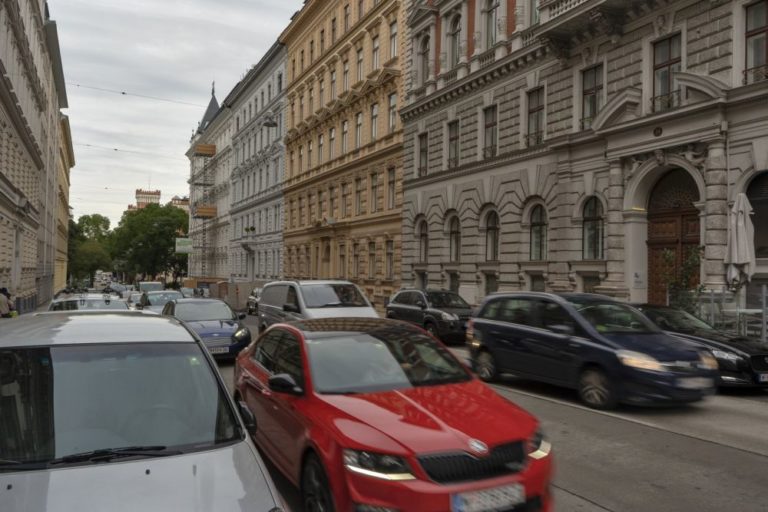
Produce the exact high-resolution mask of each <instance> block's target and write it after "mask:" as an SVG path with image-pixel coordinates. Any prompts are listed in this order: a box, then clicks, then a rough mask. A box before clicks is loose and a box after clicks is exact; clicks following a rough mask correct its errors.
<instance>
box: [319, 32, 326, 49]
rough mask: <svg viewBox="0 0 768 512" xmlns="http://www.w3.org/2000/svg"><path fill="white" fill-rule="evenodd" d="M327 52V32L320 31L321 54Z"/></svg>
mask: <svg viewBox="0 0 768 512" xmlns="http://www.w3.org/2000/svg"><path fill="white" fill-rule="evenodd" d="M324 51H325V30H324V29H321V30H320V53H323V52H324Z"/></svg>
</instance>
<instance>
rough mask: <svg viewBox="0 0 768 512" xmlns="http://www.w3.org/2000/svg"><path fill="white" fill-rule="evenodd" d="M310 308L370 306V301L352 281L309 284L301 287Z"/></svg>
mask: <svg viewBox="0 0 768 512" xmlns="http://www.w3.org/2000/svg"><path fill="white" fill-rule="evenodd" d="M301 294H302V296H303V297H304V304H306V306H307V307H308V308H333V307H338V308H350V307H368V301H366V300H365V297H363V295H362V294H361V293H360V290H358V289H357V286H355V285H354V284H351V283H339V284H307V285H304V286H302V287H301Z"/></svg>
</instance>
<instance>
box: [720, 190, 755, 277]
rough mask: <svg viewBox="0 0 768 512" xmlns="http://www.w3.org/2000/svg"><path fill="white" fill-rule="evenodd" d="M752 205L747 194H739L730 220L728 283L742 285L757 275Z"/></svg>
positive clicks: (726, 259) (727, 261) (726, 257)
mask: <svg viewBox="0 0 768 512" xmlns="http://www.w3.org/2000/svg"><path fill="white" fill-rule="evenodd" d="M751 215H752V205H751V204H749V199H747V196H746V194H743V193H741V194H738V195H737V196H736V202H735V203H734V205H733V208H732V209H731V215H730V218H729V219H728V222H729V223H730V235H729V237H728V252H727V254H726V255H725V263H726V264H727V265H728V275H727V277H728V283H730V284H733V285H737V286H738V285H742V284H744V283H747V282H749V281H750V280H751V279H752V274H754V273H755V263H756V262H755V226H754V225H753V224H752V218H751Z"/></svg>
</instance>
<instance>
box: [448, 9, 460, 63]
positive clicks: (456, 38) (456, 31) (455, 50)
mask: <svg viewBox="0 0 768 512" xmlns="http://www.w3.org/2000/svg"><path fill="white" fill-rule="evenodd" d="M448 38H449V40H450V46H451V54H450V59H451V60H450V67H451V68H455V67H456V65H457V64H458V63H459V58H460V57H461V49H460V48H461V16H454V18H453V21H451V28H450V31H449V32H448Z"/></svg>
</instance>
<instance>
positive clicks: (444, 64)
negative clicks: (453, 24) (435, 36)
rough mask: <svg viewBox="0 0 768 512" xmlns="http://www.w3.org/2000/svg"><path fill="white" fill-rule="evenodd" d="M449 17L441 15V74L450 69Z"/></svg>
mask: <svg viewBox="0 0 768 512" xmlns="http://www.w3.org/2000/svg"><path fill="white" fill-rule="evenodd" d="M448 22H449V20H448V18H447V17H445V16H441V17H440V55H438V58H439V59H440V74H441V75H442V74H443V73H445V72H446V71H448V69H447V68H448V51H447V50H448V37H447V36H448V29H449V25H448Z"/></svg>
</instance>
